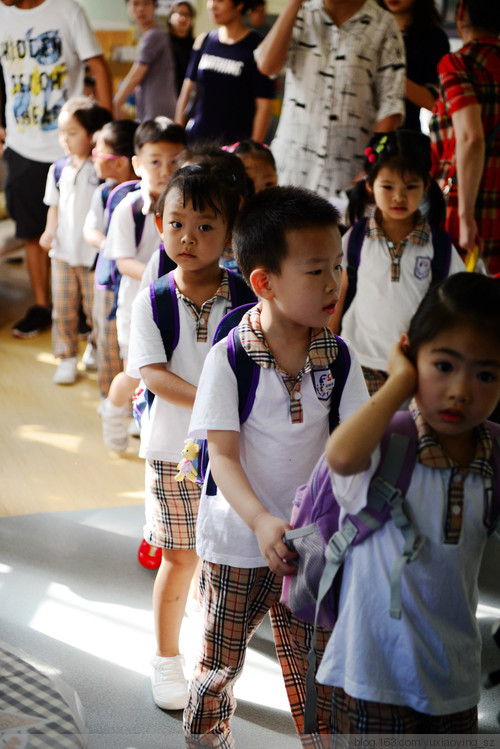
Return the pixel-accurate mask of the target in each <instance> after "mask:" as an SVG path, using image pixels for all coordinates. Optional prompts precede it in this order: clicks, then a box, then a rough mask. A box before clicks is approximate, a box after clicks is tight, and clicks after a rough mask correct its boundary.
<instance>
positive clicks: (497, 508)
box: [483, 421, 500, 537]
mask: <svg viewBox="0 0 500 749" xmlns="http://www.w3.org/2000/svg"><path fill="white" fill-rule="evenodd" d="M487 426H488V429H489V432H490V434H491V441H492V444H491V465H492V468H493V481H490V482H488V485H487V486H486V487H485V496H484V517H483V522H484V525H485V526H486V529H487V531H488V535H489V536H490V535H491V534H492V533H495V534H497V535H498V536H499V537H500V480H499V479H500V426H499V425H498V424H496V423H494V422H492V421H488V422H487Z"/></svg>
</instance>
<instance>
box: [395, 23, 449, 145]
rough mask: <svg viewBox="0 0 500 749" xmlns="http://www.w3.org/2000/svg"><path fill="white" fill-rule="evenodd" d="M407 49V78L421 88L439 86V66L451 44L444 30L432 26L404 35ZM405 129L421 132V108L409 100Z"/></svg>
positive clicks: (407, 102)
mask: <svg viewBox="0 0 500 749" xmlns="http://www.w3.org/2000/svg"><path fill="white" fill-rule="evenodd" d="M404 42H405V47H406V66H407V73H406V74H407V76H408V78H409V79H410V80H411V81H413V82H414V83H418V84H419V85H420V86H425V85H426V84H428V83H430V84H434V85H437V82H438V74H437V66H438V62H439V61H440V59H441V58H442V57H443V55H445V54H446V53H447V52H449V51H450V43H449V41H448V36H447V35H446V32H445V31H444V29H442V28H441V27H440V26H432V27H431V28H430V29H426V30H425V31H420V32H418V33H416V32H410V33H409V34H405V35H404ZM405 104H406V118H405V123H404V127H405V128H409V129H410V130H418V131H420V108H419V107H417V105H416V104H413V103H412V102H411V101H408V99H406V100H405Z"/></svg>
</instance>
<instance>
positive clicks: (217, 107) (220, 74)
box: [186, 29, 274, 143]
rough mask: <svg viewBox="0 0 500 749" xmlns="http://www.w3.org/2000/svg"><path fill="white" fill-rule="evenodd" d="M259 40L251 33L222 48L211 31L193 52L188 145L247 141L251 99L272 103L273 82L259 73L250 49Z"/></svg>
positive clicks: (252, 109)
mask: <svg viewBox="0 0 500 749" xmlns="http://www.w3.org/2000/svg"><path fill="white" fill-rule="evenodd" d="M261 41H262V37H261V36H260V35H259V34H258V33H257V32H255V31H251V32H250V33H249V34H247V36H246V37H245V38H244V39H241V41H239V42H237V43H236V44H222V43H221V42H220V41H219V36H218V31H217V29H216V30H215V31H211V32H210V33H209V34H208V36H207V37H206V39H205V40H204V42H203V44H202V46H201V48H200V49H198V50H193V52H192V53H191V59H190V60H189V65H188V69H187V72H186V77H187V78H190V79H191V80H192V81H194V82H195V83H196V84H197V92H198V93H197V99H196V106H195V111H194V115H193V119H192V120H191V121H190V122H189V123H188V126H187V135H188V139H189V140H190V141H191V142H192V141H194V140H198V139H200V138H206V139H212V138H216V139H218V140H220V141H221V142H223V143H234V142H235V141H237V140H244V139H245V138H250V136H251V134H252V125H253V118H254V115H255V99H272V98H273V96H274V83H273V81H272V80H271V79H270V78H268V77H267V76H265V75H262V73H260V72H259V70H258V68H257V65H256V63H255V60H254V56H253V52H254V49H255V48H256V47H257V46H258V45H259V44H260V42H261Z"/></svg>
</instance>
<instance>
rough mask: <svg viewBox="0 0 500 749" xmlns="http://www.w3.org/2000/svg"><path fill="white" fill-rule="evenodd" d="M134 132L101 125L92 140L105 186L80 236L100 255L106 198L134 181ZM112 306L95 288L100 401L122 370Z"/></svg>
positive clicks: (127, 123) (107, 292)
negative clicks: (119, 187) (122, 185)
mask: <svg viewBox="0 0 500 749" xmlns="http://www.w3.org/2000/svg"><path fill="white" fill-rule="evenodd" d="M136 130H137V123H136V122H132V120H114V122H108V123H107V124H106V125H104V127H103V128H102V130H99V132H98V133H97V134H96V137H95V147H94V148H93V149H92V159H93V160H94V166H95V170H96V173H97V176H98V177H99V178H100V179H103V180H105V182H104V183H103V184H102V185H100V186H99V187H98V188H97V190H96V191H95V192H94V195H93V196H92V201H91V203H90V209H89V212H88V213H87V217H86V219H85V224H84V226H83V236H84V238H85V239H86V241H87V242H88V243H89V244H92V245H94V247H96V248H97V249H98V250H99V251H100V252H102V251H103V248H104V243H105V239H106V234H107V231H108V217H107V215H106V202H107V197H109V195H110V193H111V190H112V189H113V188H115V187H116V186H117V185H120V184H122V183H123V182H129V181H132V180H135V179H137V177H136V174H135V172H134V169H133V167H132V156H133V155H134V134H135V131H136ZM106 196H107V197H106ZM114 306H115V292H114V291H113V289H106V288H100V287H99V286H97V285H96V288H95V289H94V309H93V315H92V323H93V330H94V334H95V339H96V347H97V384H98V387H99V391H100V394H101V399H104V398H106V397H107V395H108V391H109V388H110V385H111V383H112V381H113V377H115V375H117V374H118V373H119V372H121V370H122V368H123V364H122V361H121V358H120V349H119V346H118V337H117V334H116V313H115V314H113V309H114Z"/></svg>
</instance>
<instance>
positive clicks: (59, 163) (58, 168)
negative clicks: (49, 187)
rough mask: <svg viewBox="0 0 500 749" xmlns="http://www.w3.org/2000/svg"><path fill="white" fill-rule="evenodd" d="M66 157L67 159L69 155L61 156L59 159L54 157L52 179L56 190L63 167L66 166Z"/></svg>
mask: <svg viewBox="0 0 500 749" xmlns="http://www.w3.org/2000/svg"><path fill="white" fill-rule="evenodd" d="M68 159H69V156H61V158H60V159H56V160H55V161H54V180H55V183H56V187H57V189H58V190H59V183H60V182H61V175H62V172H63V169H64V167H65V166H66V163H67V161H68Z"/></svg>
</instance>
